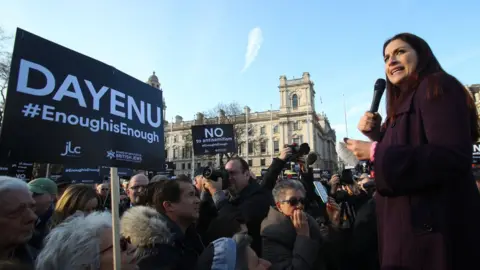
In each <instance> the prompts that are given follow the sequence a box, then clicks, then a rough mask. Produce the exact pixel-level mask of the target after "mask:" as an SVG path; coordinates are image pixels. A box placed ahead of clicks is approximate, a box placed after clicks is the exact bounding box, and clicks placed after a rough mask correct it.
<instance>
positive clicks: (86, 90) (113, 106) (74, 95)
mask: <svg viewBox="0 0 480 270" xmlns="http://www.w3.org/2000/svg"><path fill="white" fill-rule="evenodd" d="M92 93H93V94H92ZM162 107H163V104H162V91H160V90H158V89H156V88H154V87H152V86H150V85H148V84H146V83H143V82H141V81H139V80H137V79H135V78H133V77H131V76H129V75H127V74H125V73H122V72H121V71H119V70H116V69H115V68H114V67H111V66H109V65H106V64H104V63H102V62H100V61H97V60H95V59H92V58H90V57H88V56H85V55H82V54H80V53H77V52H75V51H72V50H70V49H68V48H65V47H62V46H60V45H57V44H55V43H53V42H50V41H48V40H46V39H43V38H41V37H38V36H36V35H33V34H31V33H29V32H26V31H24V30H22V29H18V30H17V34H16V38H15V48H14V52H13V56H12V64H11V72H10V79H9V83H8V93H7V99H6V106H5V115H4V119H3V127H2V132H1V136H0V150H1V151H0V154H1V156H0V157H1V158H2V159H4V160H11V161H35V162H40V163H56V164H67V165H69V166H78V167H79V166H99V165H104V166H109V167H120V168H144V169H159V168H162V167H163V162H164V153H165V151H164V135H163V134H164V132H163V121H162V119H163V115H162V113H163V112H162Z"/></svg>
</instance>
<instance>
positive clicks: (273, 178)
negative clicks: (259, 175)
mask: <svg viewBox="0 0 480 270" xmlns="http://www.w3.org/2000/svg"><path fill="white" fill-rule="evenodd" d="M291 155H292V149H291V148H290V147H288V146H286V147H285V148H283V149H282V150H281V151H280V155H279V156H278V158H274V159H273V160H272V164H270V167H268V170H267V172H266V173H265V175H264V176H263V181H262V183H261V185H262V187H263V188H265V189H268V190H273V187H274V186H275V183H276V182H277V179H278V176H279V175H280V174H281V173H282V170H283V168H284V167H285V164H286V162H287V159H288V158H289V157H290V156H291Z"/></svg>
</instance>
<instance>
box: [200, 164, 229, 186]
mask: <svg viewBox="0 0 480 270" xmlns="http://www.w3.org/2000/svg"><path fill="white" fill-rule="evenodd" d="M202 176H203V177H205V178H206V179H208V180H211V181H215V182H217V181H218V178H222V189H226V188H228V186H229V180H228V172H227V171H226V170H225V169H224V168H221V169H214V168H213V167H211V166H207V167H205V168H203V171H202Z"/></svg>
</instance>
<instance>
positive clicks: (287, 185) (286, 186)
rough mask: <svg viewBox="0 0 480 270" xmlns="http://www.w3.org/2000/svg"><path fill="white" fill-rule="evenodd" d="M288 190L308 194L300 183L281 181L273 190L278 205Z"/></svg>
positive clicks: (296, 181)
mask: <svg viewBox="0 0 480 270" xmlns="http://www.w3.org/2000/svg"><path fill="white" fill-rule="evenodd" d="M287 190H295V191H296V190H300V191H301V192H303V194H306V191H305V187H304V186H303V184H302V183H301V182H300V181H298V180H290V179H289V180H281V181H279V182H277V184H276V185H275V187H274V188H273V190H272V195H273V199H274V200H275V202H276V203H277V202H279V201H280V200H282V198H281V197H282V196H283V195H284V194H285V192H286V191H287Z"/></svg>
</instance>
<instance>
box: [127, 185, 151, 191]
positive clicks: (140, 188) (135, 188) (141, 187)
mask: <svg viewBox="0 0 480 270" xmlns="http://www.w3.org/2000/svg"><path fill="white" fill-rule="evenodd" d="M146 188H147V186H134V187H129V189H131V190H135V191H143V190H145V189H146Z"/></svg>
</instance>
